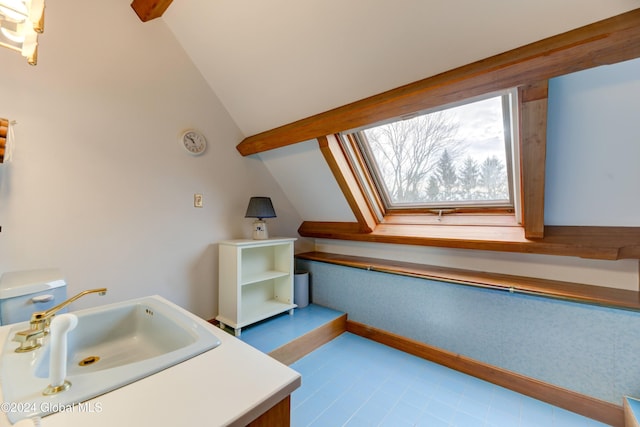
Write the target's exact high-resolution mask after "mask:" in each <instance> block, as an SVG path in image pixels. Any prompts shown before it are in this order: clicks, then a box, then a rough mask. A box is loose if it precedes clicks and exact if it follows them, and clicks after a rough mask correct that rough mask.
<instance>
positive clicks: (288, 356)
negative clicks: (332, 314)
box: [269, 314, 347, 365]
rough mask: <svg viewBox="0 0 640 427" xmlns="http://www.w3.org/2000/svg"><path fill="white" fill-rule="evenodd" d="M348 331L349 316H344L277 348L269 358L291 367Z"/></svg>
mask: <svg viewBox="0 0 640 427" xmlns="http://www.w3.org/2000/svg"><path fill="white" fill-rule="evenodd" d="M346 330H347V315H346V314H343V315H341V316H340V317H337V318H336V319H334V320H332V321H330V322H328V323H326V324H324V325H322V326H320V327H318V328H316V329H314V330H313V331H311V332H308V333H306V334H304V335H302V336H301V337H299V338H296V339H295V340H293V341H291V342H289V343H287V344H284V345H283V346H281V347H278V348H276V349H275V350H273V351H272V352H270V353H269V356H271V357H273V358H274V359H276V360H277V361H279V362H281V363H284V364H285V365H291V364H292V363H293V362H295V361H296V360H298V359H300V358H302V357H303V356H305V355H307V354H309V353H311V352H312V351H313V350H315V349H317V348H318V347H320V346H322V345H324V344H326V343H328V342H329V341H331V340H332V339H334V338H336V337H337V336H339V335H340V334H342V333H344V332H346Z"/></svg>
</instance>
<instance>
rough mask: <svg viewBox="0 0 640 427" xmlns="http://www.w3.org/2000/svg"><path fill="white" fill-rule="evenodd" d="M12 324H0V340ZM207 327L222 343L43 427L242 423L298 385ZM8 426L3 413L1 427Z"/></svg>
mask: <svg viewBox="0 0 640 427" xmlns="http://www.w3.org/2000/svg"><path fill="white" fill-rule="evenodd" d="M203 322H204V321H203ZM204 323H206V322H204ZM13 326H14V325H7V326H3V327H0V343H4V342H5V340H6V339H7V335H8V331H9V330H10V329H11V328H12V327H13ZM207 326H208V327H210V328H211V329H212V330H213V331H214V333H215V335H216V336H217V337H218V338H219V339H220V341H221V344H220V345H219V346H218V347H217V348H214V349H213V350H210V351H208V352H206V353H203V354H201V355H199V356H196V357H194V358H192V359H189V360H187V361H185V362H183V363H180V364H178V365H175V366H173V367H171V368H169V369H166V370H164V371H161V372H158V373H156V374H154V375H151V376H150V377H147V378H144V379H142V380H140V381H137V382H134V383H132V384H129V385H127V386H124V387H122V388H120V389H117V390H114V391H112V392H109V393H107V394H104V395H102V396H99V397H96V398H94V399H92V400H90V401H88V402H87V403H86V404H85V405H84V406H83V407H80V406H77V405H76V406H74V407H72V408H61V409H67V410H65V411H63V412H57V413H55V414H52V415H49V416H47V417H44V418H43V419H42V421H41V425H42V427H75V426H78V427H80V426H92V427H102V426H104V427H113V426H118V425H127V426H154V427H163V426H167V427H169V426H171V427H173V426H179V425H206V426H227V425H230V426H236V425H237V426H244V425H246V424H247V423H248V422H250V421H252V420H253V419H255V418H256V417H258V416H259V415H261V414H262V413H264V412H265V411H267V410H268V409H270V408H271V407H272V406H273V405H275V404H276V403H278V402H280V401H281V400H282V399H284V398H285V397H286V396H288V395H289V394H291V393H292V392H293V391H294V390H295V389H297V388H298V387H299V386H300V384H301V377H300V374H298V373H297V372H296V371H294V370H292V369H291V368H289V367H287V366H285V365H283V364H282V363H280V362H278V361H276V360H275V359H273V358H271V357H270V356H267V355H266V354H264V353H261V352H260V351H258V350H256V349H254V348H253V347H251V346H249V345H248V344H245V343H244V342H242V341H240V340H238V339H237V338H235V337H233V336H231V335H229V334H227V333H226V332H223V331H222V330H220V329H218V328H216V327H214V326H213V325H209V324H207ZM8 338H9V339H11V337H8ZM16 345H17V344H16ZM1 348H2V346H0V351H1ZM0 397H1V396H0ZM10 425H11V423H10V422H9V420H8V419H7V417H6V415H5V413H3V412H1V411H0V426H10Z"/></svg>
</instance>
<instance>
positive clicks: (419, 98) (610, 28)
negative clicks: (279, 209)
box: [236, 9, 640, 156]
mask: <svg viewBox="0 0 640 427" xmlns="http://www.w3.org/2000/svg"><path fill="white" fill-rule="evenodd" d="M638 57H640V9H635V10H633V11H631V12H627V13H624V14H622V15H618V16H615V17H613V18H609V19H605V20H603V21H600V22H596V23H594V24H590V25H587V26H584V27H581V28H578V29H575V30H572V31H568V32H566V33H563V34H559V35H557V36H553V37H549V38H547V39H544V40H540V41H538V42H535V43H531V44H528V45H526V46H522V47H519V48H516V49H513V50H510V51H508V52H505V53H502V54H499V55H495V56H492V57H490V58H486V59H483V60H480V61H477V62H474V63H471V64H468V65H464V66H462V67H459V68H455V69H453V70H450V71H446V72H444V73H441V74H438V75H435V76H433V77H429V78H426V79H424V80H420V81H417V82H414V83H410V84H408V85H405V86H401V87H399V88H396V89H392V90H389V91H387V92H383V93H381V94H378V95H374V96H371V97H369V98H365V99H362V100H360V101H356V102H353V103H351V104H348V105H345V106H342V107H338V108H335V109H333V110H329V111H326V112H324V113H320V114H316V115H315V116H311V117H307V118H305V119H301V120H298V121H296V122H293V123H290V124H287V125H284V126H280V127H278V128H275V129H271V130H268V131H265V132H262V133H259V134H256V135H253V136H250V137H247V138H245V139H244V140H243V141H242V142H241V143H240V144H238V146H237V147H236V148H237V150H238V151H239V152H240V154H242V155H243V156H248V155H251V154H255V153H260V152H263V151H267V150H271V149H274V148H279V147H284V146H287V145H290V144H295V143H298V142H302V141H307V140H310V139H315V138H317V137H319V136H323V135H331V134H335V133H339V132H343V131H346V130H349V129H354V128H358V127H361V126H366V125H370V124H373V123H376V122H379V121H382V120H387V119H390V118H394V117H400V116H403V115H405V114H410V113H415V112H417V111H421V110H426V109H429V108H433V107H437V106H441V105H446V104H449V103H452V102H455V101H460V100H462V99H467V98H471V97H473V96H476V95H483V94H486V93H489V92H492V91H497V90H502V89H508V88H512V87H519V86H523V85H529V84H536V83H537V82H539V81H541V80H547V79H550V78H553V77H557V76H561V75H564V74H569V73H573V72H576V71H581V70H584V69H588V68H592V67H597V66H599V65H605V64H612V63H616V62H621V61H625V60H629V59H634V58H638Z"/></svg>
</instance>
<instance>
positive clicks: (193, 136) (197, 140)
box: [179, 129, 207, 156]
mask: <svg viewBox="0 0 640 427" xmlns="http://www.w3.org/2000/svg"><path fill="white" fill-rule="evenodd" d="M179 142H180V145H181V146H182V147H183V148H184V149H185V150H187V153H189V154H192V155H194V156H199V155H200V154H202V153H204V150H205V149H206V148H207V140H206V139H205V137H204V135H202V134H201V133H200V132H198V131H197V130H193V129H190V130H188V131H186V132H183V133H182V135H180V141H179Z"/></svg>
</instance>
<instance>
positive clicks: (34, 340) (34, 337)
mask: <svg viewBox="0 0 640 427" xmlns="http://www.w3.org/2000/svg"><path fill="white" fill-rule="evenodd" d="M44 335H45V333H44V330H43V329H40V330H36V329H27V330H24V331H20V332H16V334H15V336H14V337H13V340H12V341H16V342H19V343H20V347H18V348H16V353H26V352H28V351H31V350H35V349H36V348H39V347H41V346H42V344H40V343H39V342H38V339H40V338H42V337H44Z"/></svg>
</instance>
